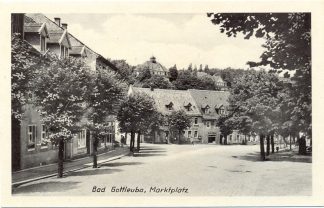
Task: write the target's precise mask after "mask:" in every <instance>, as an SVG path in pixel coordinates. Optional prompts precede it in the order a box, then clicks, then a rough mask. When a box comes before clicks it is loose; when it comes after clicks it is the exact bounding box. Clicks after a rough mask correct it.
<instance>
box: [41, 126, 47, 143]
mask: <svg viewBox="0 0 324 208" xmlns="http://www.w3.org/2000/svg"><path fill="white" fill-rule="evenodd" d="M47 145H48V141H47V131H46V126H45V124H42V129H41V148H46V147H47Z"/></svg>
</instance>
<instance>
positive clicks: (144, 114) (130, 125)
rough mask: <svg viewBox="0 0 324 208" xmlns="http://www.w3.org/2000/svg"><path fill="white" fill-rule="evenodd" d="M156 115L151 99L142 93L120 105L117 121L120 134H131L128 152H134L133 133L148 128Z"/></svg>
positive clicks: (129, 97)
mask: <svg viewBox="0 0 324 208" xmlns="http://www.w3.org/2000/svg"><path fill="white" fill-rule="evenodd" d="M155 113H156V109H155V103H154V100H153V98H151V97H149V96H148V95H146V94H143V93H134V94H132V95H130V96H128V97H127V98H126V99H125V100H124V101H123V102H122V103H121V105H120V108H119V111H118V114H117V120H118V121H119V128H120V130H121V131H122V132H130V133H131V142H130V151H131V152H134V146H135V144H134V143H135V133H139V134H140V133H141V131H142V130H143V129H145V128H147V127H148V125H147V124H148V123H150V122H152V119H153V118H154V116H153V115H154V114H155Z"/></svg>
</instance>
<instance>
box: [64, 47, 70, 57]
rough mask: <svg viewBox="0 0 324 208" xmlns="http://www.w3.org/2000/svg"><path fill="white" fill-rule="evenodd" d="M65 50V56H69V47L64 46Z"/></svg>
mask: <svg viewBox="0 0 324 208" xmlns="http://www.w3.org/2000/svg"><path fill="white" fill-rule="evenodd" d="M64 49H65V51H64V58H66V57H68V56H69V49H68V48H66V47H64Z"/></svg>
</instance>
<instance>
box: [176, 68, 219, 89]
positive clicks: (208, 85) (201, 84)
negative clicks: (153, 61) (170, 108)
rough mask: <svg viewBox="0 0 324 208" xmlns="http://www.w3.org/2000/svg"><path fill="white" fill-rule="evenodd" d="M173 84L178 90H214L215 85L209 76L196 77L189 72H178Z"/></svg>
mask: <svg viewBox="0 0 324 208" xmlns="http://www.w3.org/2000/svg"><path fill="white" fill-rule="evenodd" d="M173 84H174V86H175V88H176V89H178V90H187V89H200V90H215V83H214V81H213V79H212V78H211V77H210V76H205V77H197V76H194V75H193V74H192V73H191V72H189V71H183V72H180V73H179V76H178V79H177V80H176V81H175V82H173Z"/></svg>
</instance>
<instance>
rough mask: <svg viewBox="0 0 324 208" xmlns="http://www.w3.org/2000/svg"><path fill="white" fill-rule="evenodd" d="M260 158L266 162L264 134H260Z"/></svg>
mask: <svg viewBox="0 0 324 208" xmlns="http://www.w3.org/2000/svg"><path fill="white" fill-rule="evenodd" d="M260 156H261V160H262V161H265V152H264V135H263V134H260Z"/></svg>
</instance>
